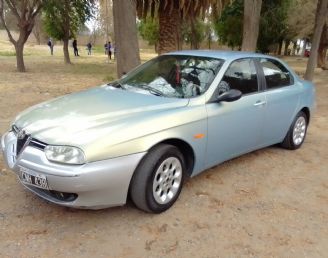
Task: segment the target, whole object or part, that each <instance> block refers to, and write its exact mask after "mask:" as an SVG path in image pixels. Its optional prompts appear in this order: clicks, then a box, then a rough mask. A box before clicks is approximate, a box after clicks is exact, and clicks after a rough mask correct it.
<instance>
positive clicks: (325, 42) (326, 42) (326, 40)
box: [317, 23, 328, 70]
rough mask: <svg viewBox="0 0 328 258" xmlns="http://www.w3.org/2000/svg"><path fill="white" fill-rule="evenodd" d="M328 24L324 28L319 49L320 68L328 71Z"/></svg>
mask: <svg viewBox="0 0 328 258" xmlns="http://www.w3.org/2000/svg"><path fill="white" fill-rule="evenodd" d="M327 29H328V28H327V24H326V23H325V25H324V26H323V29H322V33H321V38H320V43H319V49H318V64H317V65H318V67H319V68H321V69H323V70H327V66H326V54H327V48H328V33H327Z"/></svg>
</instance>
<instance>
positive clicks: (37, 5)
mask: <svg viewBox="0 0 328 258" xmlns="http://www.w3.org/2000/svg"><path fill="white" fill-rule="evenodd" d="M42 3H43V1H42V0H34V1H32V0H0V21H1V23H2V25H3V27H4V28H5V30H6V31H7V34H8V37H9V40H10V42H11V43H12V44H13V45H14V47H15V51H16V62H17V71H18V72H25V71H26V69H25V64H24V45H25V43H26V41H27V39H28V37H29V36H30V34H31V32H32V30H33V26H34V23H35V18H36V16H37V15H38V13H39V12H40V10H41V7H42ZM5 4H6V5H5ZM8 11H9V12H11V13H12V14H13V16H14V17H15V20H16V26H17V30H18V31H19V36H18V39H14V37H13V35H12V33H11V31H10V28H9V27H8V24H7V20H6V13H7V12H8Z"/></svg>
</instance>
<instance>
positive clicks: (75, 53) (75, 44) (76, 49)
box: [72, 39, 80, 56]
mask: <svg viewBox="0 0 328 258" xmlns="http://www.w3.org/2000/svg"><path fill="white" fill-rule="evenodd" d="M72 45H73V49H74V55H75V56H80V55H79V49H78V48H77V40H76V39H74V40H73V44H72Z"/></svg>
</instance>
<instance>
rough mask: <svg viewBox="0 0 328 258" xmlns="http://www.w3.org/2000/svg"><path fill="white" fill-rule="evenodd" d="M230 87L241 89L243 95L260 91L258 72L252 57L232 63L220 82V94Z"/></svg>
mask: <svg viewBox="0 0 328 258" xmlns="http://www.w3.org/2000/svg"><path fill="white" fill-rule="evenodd" d="M230 89H236V90H239V91H241V92H242V93H243V95H244V94H249V93H254V92H257V91H258V81H257V73H256V68H255V64H254V61H253V60H252V59H249V58H246V59H240V60H236V61H233V62H232V63H231V64H230V66H229V68H228V69H227V71H226V72H225V74H224V76H223V78H222V80H221V82H220V83H219V89H218V90H219V92H218V94H221V93H223V92H225V91H228V90H230Z"/></svg>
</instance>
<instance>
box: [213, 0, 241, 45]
mask: <svg viewBox="0 0 328 258" xmlns="http://www.w3.org/2000/svg"><path fill="white" fill-rule="evenodd" d="M243 10H244V9H243V0H235V1H234V2H233V3H232V4H231V5H228V6H226V7H225V8H224V9H223V12H222V15H221V17H220V18H219V19H215V21H214V29H215V32H216V34H217V35H218V37H219V41H220V42H221V43H223V44H227V45H228V46H229V47H231V48H235V47H238V48H240V47H241V44H242V35H243Z"/></svg>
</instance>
